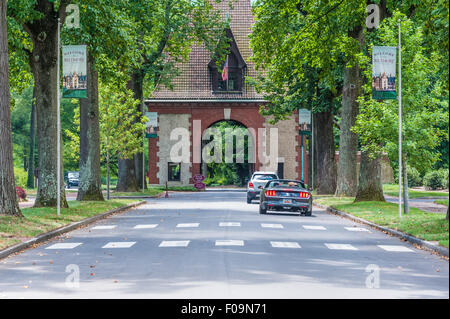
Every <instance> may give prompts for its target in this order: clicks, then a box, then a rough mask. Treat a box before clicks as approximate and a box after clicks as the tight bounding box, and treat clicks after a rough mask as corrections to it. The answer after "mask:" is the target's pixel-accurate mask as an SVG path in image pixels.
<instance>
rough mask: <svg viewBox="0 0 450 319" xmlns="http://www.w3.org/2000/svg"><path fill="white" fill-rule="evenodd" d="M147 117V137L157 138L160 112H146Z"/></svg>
mask: <svg viewBox="0 0 450 319" xmlns="http://www.w3.org/2000/svg"><path fill="white" fill-rule="evenodd" d="M145 117H146V118H147V119H148V121H147V123H146V125H145V126H146V128H145V137H146V138H156V137H157V136H158V134H157V131H158V113H157V112H146V113H145Z"/></svg>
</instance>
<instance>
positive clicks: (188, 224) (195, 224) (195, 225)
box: [177, 223, 200, 228]
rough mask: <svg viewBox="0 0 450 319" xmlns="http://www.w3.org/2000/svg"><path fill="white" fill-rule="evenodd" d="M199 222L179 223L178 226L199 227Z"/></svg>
mask: <svg viewBox="0 0 450 319" xmlns="http://www.w3.org/2000/svg"><path fill="white" fill-rule="evenodd" d="M198 225H200V224H199V223H187V224H178V225H177V228H190V227H198Z"/></svg>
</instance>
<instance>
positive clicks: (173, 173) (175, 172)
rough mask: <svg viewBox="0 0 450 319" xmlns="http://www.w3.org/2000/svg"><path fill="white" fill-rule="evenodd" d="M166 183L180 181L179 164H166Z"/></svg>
mask: <svg viewBox="0 0 450 319" xmlns="http://www.w3.org/2000/svg"><path fill="white" fill-rule="evenodd" d="M168 168H169V171H168V175H167V176H168V181H169V182H179V181H180V180H181V178H180V177H181V163H168Z"/></svg>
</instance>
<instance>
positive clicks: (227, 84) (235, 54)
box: [208, 29, 247, 93]
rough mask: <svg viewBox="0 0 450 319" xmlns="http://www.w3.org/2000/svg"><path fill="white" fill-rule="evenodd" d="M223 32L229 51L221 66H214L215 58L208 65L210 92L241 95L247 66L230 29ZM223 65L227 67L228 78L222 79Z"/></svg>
mask: <svg viewBox="0 0 450 319" xmlns="http://www.w3.org/2000/svg"><path fill="white" fill-rule="evenodd" d="M225 31H226V35H227V37H228V38H229V39H230V40H231V42H230V48H229V49H230V50H229V53H228V54H227V56H226V60H225V61H223V62H222V65H219V67H218V66H217V64H216V62H217V60H216V59H215V58H213V59H212V60H211V61H210V62H209V64H208V67H209V70H210V75H211V85H212V91H213V93H229V92H231V93H233V92H234V93H242V91H243V89H244V77H245V71H246V69H247V64H246V63H245V61H244V59H243V58H242V55H241V53H240V52H239V49H238V47H237V44H236V41H235V40H234V36H233V33H232V32H231V30H230V29H226V30H225ZM226 61H227V62H226ZM225 64H226V65H227V73H228V77H227V78H222V72H223V70H224V67H225Z"/></svg>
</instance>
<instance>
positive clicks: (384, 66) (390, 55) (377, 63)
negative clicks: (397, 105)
mask: <svg viewBox="0 0 450 319" xmlns="http://www.w3.org/2000/svg"><path fill="white" fill-rule="evenodd" d="M396 59H397V48H396V47H376V46H375V47H373V51H372V98H373V99H374V100H386V99H396V98H397V94H396V92H395V77H396Z"/></svg>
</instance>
